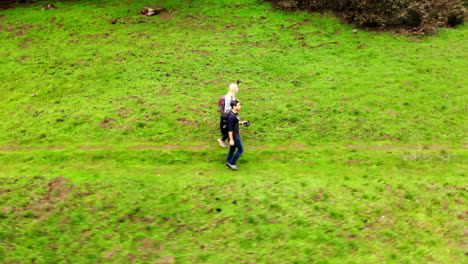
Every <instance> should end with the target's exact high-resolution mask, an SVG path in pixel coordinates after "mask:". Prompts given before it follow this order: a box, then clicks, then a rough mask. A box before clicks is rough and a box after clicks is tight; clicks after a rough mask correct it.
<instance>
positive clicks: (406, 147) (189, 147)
mask: <svg viewBox="0 0 468 264" xmlns="http://www.w3.org/2000/svg"><path fill="white" fill-rule="evenodd" d="M246 147H248V149H265V150H267V149H273V148H274V149H282V150H286V149H294V150H313V149H317V150H320V149H322V150H326V149H340V148H346V149H359V150H375V151H392V150H455V149H467V148H468V144H464V145H461V146H459V147H454V146H448V145H438V144H433V145H355V144H343V145H340V144H330V145H324V146H307V145H303V144H289V145H279V146H278V145H277V146H268V145H266V146H259V145H247V146H246ZM118 149H120V150H122V149H127V150H152V149H153V150H163V149H166V150H193V151H196V150H216V149H221V148H220V147H219V146H218V145H215V144H197V145H171V144H166V145H144V144H136V145H131V146H125V147H122V146H118V145H79V146H65V145H49V146H24V145H14V144H11V145H0V151H1V152H15V151H42V150H52V151H53V150H118Z"/></svg>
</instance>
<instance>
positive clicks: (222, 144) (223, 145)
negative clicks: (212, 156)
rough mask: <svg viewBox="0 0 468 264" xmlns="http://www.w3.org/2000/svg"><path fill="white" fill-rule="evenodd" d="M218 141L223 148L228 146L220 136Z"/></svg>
mask: <svg viewBox="0 0 468 264" xmlns="http://www.w3.org/2000/svg"><path fill="white" fill-rule="evenodd" d="M218 143H219V145H220V146H221V147H222V148H227V146H226V144H224V141H223V140H222V139H220V138H218Z"/></svg>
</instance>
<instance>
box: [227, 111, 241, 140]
mask: <svg viewBox="0 0 468 264" xmlns="http://www.w3.org/2000/svg"><path fill="white" fill-rule="evenodd" d="M228 131H229V132H233V136H234V137H239V136H240V133H239V114H238V113H234V112H232V113H231V114H230V115H229V116H228Z"/></svg>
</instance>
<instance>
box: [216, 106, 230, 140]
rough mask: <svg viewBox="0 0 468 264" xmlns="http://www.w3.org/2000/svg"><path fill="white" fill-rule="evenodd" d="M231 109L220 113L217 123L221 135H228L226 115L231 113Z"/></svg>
mask: <svg viewBox="0 0 468 264" xmlns="http://www.w3.org/2000/svg"><path fill="white" fill-rule="evenodd" d="M231 113H232V110H231V109H229V110H227V111H226V112H224V113H223V114H222V115H221V122H220V123H219V130H221V134H222V135H223V136H227V135H228V132H229V131H228V117H229V116H230V115H231Z"/></svg>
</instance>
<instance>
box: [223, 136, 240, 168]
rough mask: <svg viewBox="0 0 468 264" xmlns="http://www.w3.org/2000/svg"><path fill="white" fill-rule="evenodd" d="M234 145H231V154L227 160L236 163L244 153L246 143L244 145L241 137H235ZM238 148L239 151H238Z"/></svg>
mask: <svg viewBox="0 0 468 264" xmlns="http://www.w3.org/2000/svg"><path fill="white" fill-rule="evenodd" d="M234 143H235V144H234V146H230V148H229V154H228V156H227V160H226V161H227V162H228V163H229V164H232V165H235V164H236V163H237V160H238V159H239V157H240V156H241V155H242V153H244V145H242V139H241V138H240V137H234ZM236 149H237V151H236Z"/></svg>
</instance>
